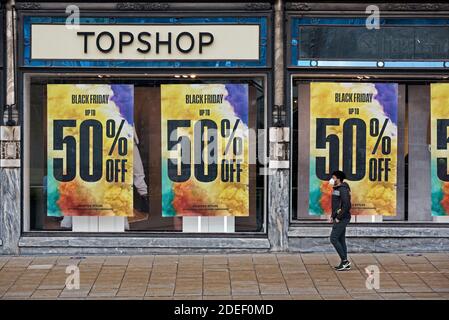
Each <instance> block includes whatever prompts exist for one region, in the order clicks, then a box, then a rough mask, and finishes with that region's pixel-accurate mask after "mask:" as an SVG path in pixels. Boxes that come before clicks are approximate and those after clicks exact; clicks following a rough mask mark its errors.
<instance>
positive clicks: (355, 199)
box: [309, 82, 398, 216]
mask: <svg viewBox="0 0 449 320" xmlns="http://www.w3.org/2000/svg"><path fill="white" fill-rule="evenodd" d="M397 109H398V86H397V84H395V83H335V82H320V83H312V84H311V100H310V137H311V138H310V173H309V177H310V185H309V187H310V200H309V214H310V215H324V214H330V213H331V193H332V186H331V185H330V184H329V183H328V180H329V179H330V178H331V174H332V172H333V171H335V170H342V171H343V172H345V174H346V177H347V179H346V181H347V182H348V184H349V186H350V188H351V200H352V209H351V213H352V214H354V215H383V216H395V215H396V172H397Z"/></svg>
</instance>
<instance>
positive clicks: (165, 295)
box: [0, 252, 449, 300]
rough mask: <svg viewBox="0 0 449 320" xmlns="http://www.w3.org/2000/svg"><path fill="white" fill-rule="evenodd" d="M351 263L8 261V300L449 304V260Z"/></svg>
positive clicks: (383, 258) (309, 257) (299, 258)
mask: <svg viewBox="0 0 449 320" xmlns="http://www.w3.org/2000/svg"><path fill="white" fill-rule="evenodd" d="M350 260H351V261H352V270H349V271H343V272H337V271H335V270H334V269H333V266H334V265H336V264H338V262H339V259H338V257H337V255H335V254H316V253H311V254H293V253H292V254H290V253H278V254H275V253H267V254H213V255H212V254H204V255H203V254H198V255H194V254H192V255H146V256H143V255H142V256H90V255H89V256H75V257H70V256H19V257H13V256H0V299H139V300H142V299H164V300H170V299H188V300H193V299H195V300H196V299H214V300H234V299H235V300H240V299H245V300H246V299H250V300H261V299H282V300H290V299H295V300H298V299H299V300H303V299H304V300H306V299H326V300H327V299H345V300H348V299H357V300H358V299H386V300H390V299H445V300H448V299H449V252H448V253H422V254H413V255H408V254H352V255H350ZM367 266H377V267H378V268H379V269H378V270H379V278H376V279H379V283H378V286H377V283H376V282H371V283H374V287H375V288H372V289H369V288H367V285H366V279H367V273H366V271H365V268H366V267H367ZM370 268H374V269H375V268H376V267H370ZM78 270H79V280H80V281H79V288H76V287H75V288H73V286H76V279H77V278H76V274H77V272H78ZM66 272H67V273H66ZM67 277H70V278H69V280H68V284H67V285H66V280H67ZM371 287H372V286H371Z"/></svg>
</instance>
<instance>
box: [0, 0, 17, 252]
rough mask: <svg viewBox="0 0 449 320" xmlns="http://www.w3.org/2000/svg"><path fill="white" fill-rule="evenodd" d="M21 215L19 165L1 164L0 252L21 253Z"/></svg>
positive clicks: (10, 89) (10, 68)
mask: <svg viewBox="0 0 449 320" xmlns="http://www.w3.org/2000/svg"><path fill="white" fill-rule="evenodd" d="M13 11H14V1H13V0H10V1H8V3H7V6H6V88H7V91H6V103H7V104H9V105H11V104H15V103H16V97H15V93H14V87H15V84H14V78H15V68H14V59H15V57H16V55H15V54H14V47H15V46H14V39H15V38H17V37H13V32H16V31H15V30H13V19H15V15H14V17H13ZM14 25H16V22H15V23H14ZM16 35H17V33H16ZM20 216H21V210H20V164H19V167H16V166H2V167H0V234H1V236H2V241H3V246H2V247H0V252H3V253H5V254H18V253H19V247H18V243H19V238H20V232H21V230H20Z"/></svg>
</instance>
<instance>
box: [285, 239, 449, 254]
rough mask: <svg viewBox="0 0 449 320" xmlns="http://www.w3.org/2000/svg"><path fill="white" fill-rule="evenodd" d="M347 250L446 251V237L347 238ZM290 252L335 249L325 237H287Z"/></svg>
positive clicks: (321, 251)
mask: <svg viewBox="0 0 449 320" xmlns="http://www.w3.org/2000/svg"><path fill="white" fill-rule="evenodd" d="M346 243H347V246H348V252H350V253H351V252H352V253H354V252H356V253H373V252H374V253H377V252H379V253H381V252H390V253H398V252H404V253H410V252H413V253H416V252H447V251H448V250H449V239H448V238H424V237H422V238H392V237H390V238H374V237H370V238H348V239H347V241H346ZM288 249H289V251H290V252H303V253H311V252H317V253H325V252H326V253H335V249H334V248H333V247H332V245H331V244H330V242H329V236H327V237H320V238H318V237H307V238H306V237H305V238H289V243H288Z"/></svg>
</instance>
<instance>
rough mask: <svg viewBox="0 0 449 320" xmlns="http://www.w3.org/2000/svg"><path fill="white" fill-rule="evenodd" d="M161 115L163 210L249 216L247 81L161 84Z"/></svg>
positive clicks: (167, 213)
mask: <svg viewBox="0 0 449 320" xmlns="http://www.w3.org/2000/svg"><path fill="white" fill-rule="evenodd" d="M161 118H162V119H161V121H162V124H161V136H162V215H163V216H164V217H173V216H248V215H249V193H248V169H249V166H248V85H246V84H173V85H172V84H170V85H162V86H161ZM202 124H205V125H206V127H207V129H204V132H203V135H202V134H201V127H202ZM214 126H215V127H216V130H215V133H216V136H215V137H216V138H215V139H212V138H210V137H209V135H212V136H214V131H213V128H212V127H214ZM180 137H182V138H180ZM201 137H203V139H201ZM181 139H182V140H184V143H185V141H188V143H187V144H184V145H183V142H180V140H181ZM201 140H203V141H204V142H205V143H204V145H201ZM170 141H172V142H170ZM206 145H207V147H206ZM214 146H215V148H214ZM196 149H198V150H196ZM214 149H215V151H214ZM189 151H190V157H189ZM198 151H199V152H198ZM201 151H203V152H204V155H202V154H201V153H203V152H201ZM207 154H211V155H215V156H216V159H215V160H214V159H213V157H212V159H209V157H208V156H207ZM182 155H184V156H185V158H184V161H183V162H182V161H181V160H182V158H181V157H182ZM172 159H175V161H176V163H175V162H174V161H172ZM186 159H187V161H186ZM189 159H190V160H189ZM201 159H203V160H201ZM186 162H187V163H186ZM188 162H190V163H188ZM181 163H184V165H181ZM214 163H215V165H214ZM205 168H207V169H205Z"/></svg>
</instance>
